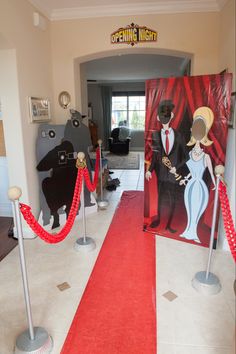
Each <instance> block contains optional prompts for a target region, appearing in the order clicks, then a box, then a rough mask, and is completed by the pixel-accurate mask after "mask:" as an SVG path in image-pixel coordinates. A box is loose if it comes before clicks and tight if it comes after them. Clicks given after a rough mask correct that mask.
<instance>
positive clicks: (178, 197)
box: [144, 74, 232, 246]
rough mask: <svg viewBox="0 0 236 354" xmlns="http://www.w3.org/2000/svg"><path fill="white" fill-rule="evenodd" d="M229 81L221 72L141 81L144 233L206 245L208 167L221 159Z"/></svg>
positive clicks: (209, 204) (209, 219)
mask: <svg viewBox="0 0 236 354" xmlns="http://www.w3.org/2000/svg"><path fill="white" fill-rule="evenodd" d="M231 79H232V77H231V74H225V75H204V76H195V77H181V78H170V79H157V80H148V81H147V82H146V100H147V101H146V108H147V109H146V128H145V168H146V171H145V172H146V173H145V187H144V190H145V206H144V229H145V230H146V231H148V232H151V233H155V234H158V235H162V236H166V237H170V238H174V239H177V240H182V241H186V242H191V243H194V244H199V245H202V246H208V245H209V239H210V230H211V223H212V211H213V200H214V187H215V176H214V172H213V171H214V167H215V166H216V165H218V164H224V161H225V152H226V140H227V130H228V119H229V113H230V94H231ZM216 234H217V228H216Z"/></svg>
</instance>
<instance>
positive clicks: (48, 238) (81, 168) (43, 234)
mask: <svg viewBox="0 0 236 354" xmlns="http://www.w3.org/2000/svg"><path fill="white" fill-rule="evenodd" d="M99 161H100V154H99V149H97V151H96V164H95V174H94V180H93V182H91V180H90V177H89V172H88V169H87V166H86V161H85V159H83V160H81V161H79V159H77V162H76V166H77V168H78V174H77V178H76V183H75V188H74V195H73V200H72V204H71V208H70V212H69V215H68V218H67V221H66V224H65V225H64V227H63V228H62V229H61V231H59V232H58V233H55V234H51V233H50V232H47V231H46V230H44V228H43V227H42V226H41V225H40V224H39V223H38V221H37V220H36V219H35V217H34V215H33V214H32V212H31V208H30V206H28V205H26V204H23V203H20V211H21V213H22V215H23V217H24V219H25V221H26V222H27V224H28V225H29V226H30V227H31V229H32V230H33V231H34V233H35V234H36V235H37V236H39V237H40V238H41V239H42V240H43V241H45V242H47V243H58V242H61V241H63V240H64V239H65V238H66V236H67V235H68V234H69V232H70V230H71V228H72V226H73V224H74V221H75V217H76V215H77V211H78V208H79V202H80V193H81V190H82V180H83V178H84V179H85V182H86V185H87V187H88V189H89V190H90V191H91V192H92V191H94V190H95V188H96V186H97V182H98V176H99Z"/></svg>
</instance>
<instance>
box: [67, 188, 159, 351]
mask: <svg viewBox="0 0 236 354" xmlns="http://www.w3.org/2000/svg"><path fill="white" fill-rule="evenodd" d="M142 227H143V192H139V191H137V192H136V191H135V192H133V191H130V192H124V193H123V195H122V198H121V202H120V204H119V207H118V209H117V211H116V213H115V215H114V217H113V220H112V223H111V226H110V228H109V230H108V233H107V235H106V239H105V241H104V243H103V247H102V249H101V251H100V254H99V256H98V259H97V262H96V264H95V267H94V269H93V272H92V274H91V277H90V279H89V281H88V284H87V287H86V289H85V292H84V295H83V297H82V299H81V302H80V305H79V307H78V309H77V312H76V314H75V317H74V319H73V322H72V325H71V327H70V330H69V333H68V335H67V338H66V341H65V343H64V346H63V348H62V351H61V353H62V354H155V353H156V306H155V303H156V298H155V293H156V290H155V240H154V236H153V237H150V234H149V235H148V234H147V233H144V232H143V231H142Z"/></svg>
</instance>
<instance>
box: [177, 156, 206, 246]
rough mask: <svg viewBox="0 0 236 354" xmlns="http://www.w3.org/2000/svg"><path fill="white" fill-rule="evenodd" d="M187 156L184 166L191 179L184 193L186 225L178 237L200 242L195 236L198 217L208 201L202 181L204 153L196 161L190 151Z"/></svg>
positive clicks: (196, 235) (204, 167)
mask: <svg viewBox="0 0 236 354" xmlns="http://www.w3.org/2000/svg"><path fill="white" fill-rule="evenodd" d="M189 156H190V159H189V160H188V161H187V163H186V164H187V166H188V168H189V171H190V173H191V179H190V181H189V182H188V183H187V186H186V187H185V191H184V204H185V208H186V211H187V218H188V223H187V227H186V229H185V230H184V232H183V233H182V234H181V235H180V236H181V237H185V238H186V239H187V240H194V241H195V242H200V240H199V237H198V234H197V226H198V222H199V219H200V217H201V216H202V214H203V213H204V211H205V209H206V207H207V203H208V199H209V192H208V189H207V186H206V184H205V182H204V181H203V179H202V176H203V173H204V171H205V169H206V166H205V153H202V157H201V158H200V159H199V160H197V161H195V160H193V158H192V154H191V151H190V153H189Z"/></svg>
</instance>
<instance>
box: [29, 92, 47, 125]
mask: <svg viewBox="0 0 236 354" xmlns="http://www.w3.org/2000/svg"><path fill="white" fill-rule="evenodd" d="M29 114H30V121H31V123H41V122H48V121H50V120H51V115H50V102H49V99H48V98H38V97H29Z"/></svg>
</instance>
